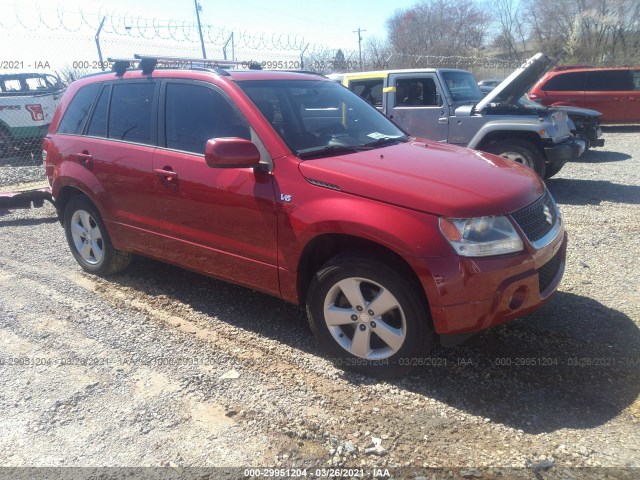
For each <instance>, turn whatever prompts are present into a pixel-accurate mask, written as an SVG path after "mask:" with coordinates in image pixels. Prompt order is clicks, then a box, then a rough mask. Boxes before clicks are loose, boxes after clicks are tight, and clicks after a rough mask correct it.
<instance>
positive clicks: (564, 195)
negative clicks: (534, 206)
mask: <svg viewBox="0 0 640 480" xmlns="http://www.w3.org/2000/svg"><path fill="white" fill-rule="evenodd" d="M545 183H546V185H547V188H548V189H549V191H550V192H551V193H552V195H553V198H555V200H556V201H557V202H558V203H560V204H569V205H599V204H600V203H602V202H603V201H606V202H616V203H631V204H640V186H639V185H621V184H618V183H613V182H610V181H608V180H581V179H573V178H550V179H548V180H546V181H545Z"/></svg>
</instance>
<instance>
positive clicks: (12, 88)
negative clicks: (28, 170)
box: [0, 70, 64, 158]
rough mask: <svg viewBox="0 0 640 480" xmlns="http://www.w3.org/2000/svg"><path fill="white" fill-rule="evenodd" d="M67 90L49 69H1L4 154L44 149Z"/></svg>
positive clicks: (1, 153) (0, 129)
mask: <svg viewBox="0 0 640 480" xmlns="http://www.w3.org/2000/svg"><path fill="white" fill-rule="evenodd" d="M63 91H64V86H63V84H62V82H61V81H60V79H59V78H58V77H56V76H55V75H52V74H49V73H23V72H19V71H16V70H3V71H0V158H9V157H13V156H17V155H19V154H20V153H21V152H23V151H25V150H26V151H29V150H33V149H40V142H41V141H42V139H43V138H44V136H45V135H46V133H47V130H48V128H49V124H50V123H51V119H52V118H53V114H54V112H55V110H56V107H57V105H58V101H59V99H60V96H61V95H62V92H63Z"/></svg>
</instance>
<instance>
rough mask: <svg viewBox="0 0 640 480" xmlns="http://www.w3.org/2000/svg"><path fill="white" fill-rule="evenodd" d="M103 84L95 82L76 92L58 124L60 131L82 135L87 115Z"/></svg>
mask: <svg viewBox="0 0 640 480" xmlns="http://www.w3.org/2000/svg"><path fill="white" fill-rule="evenodd" d="M100 87H101V84H99V83H93V84H91V85H87V86H86V87H82V88H81V89H80V90H78V91H77V92H76V95H75V97H73V99H72V100H71V103H69V106H68V107H67V111H66V112H64V116H63V117H62V120H61V121H60V125H59V126H58V133H68V134H71V135H80V134H81V133H82V128H83V127H84V124H85V122H86V120H87V116H88V115H89V112H90V111H91V106H92V105H93V102H94V101H95V99H96V96H97V95H98V92H99V91H100Z"/></svg>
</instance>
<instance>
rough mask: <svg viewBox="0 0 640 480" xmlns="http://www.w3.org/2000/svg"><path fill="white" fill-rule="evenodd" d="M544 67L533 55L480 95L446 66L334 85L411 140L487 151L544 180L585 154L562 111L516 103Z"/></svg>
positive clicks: (469, 77)
mask: <svg viewBox="0 0 640 480" xmlns="http://www.w3.org/2000/svg"><path fill="white" fill-rule="evenodd" d="M551 64H552V61H551V59H550V58H549V57H547V56H546V55H543V54H541V53H538V54H536V55H534V56H533V57H532V58H530V59H529V60H527V61H526V62H525V63H524V64H523V65H522V66H521V67H520V68H519V69H517V70H516V71H515V72H513V73H512V74H511V75H509V76H508V77H507V78H506V79H505V80H504V81H502V82H501V83H500V84H499V85H498V86H497V87H496V88H494V89H493V90H491V91H490V92H489V93H488V94H487V95H486V96H483V94H482V92H481V90H480V87H479V86H478V82H477V81H476V79H475V78H474V76H473V74H472V73H471V72H467V71H465V70H457V69H450V68H433V69H416V70H384V71H374V72H360V73H346V74H344V75H343V77H342V83H343V85H344V86H346V87H347V88H349V89H351V90H352V91H354V92H355V93H356V94H358V95H359V96H360V97H361V98H363V99H364V100H366V101H368V102H369V103H371V104H372V105H374V106H375V107H377V108H378V109H379V110H381V111H382V112H383V113H384V114H385V115H387V116H388V117H389V118H390V119H392V120H393V121H394V122H395V123H397V124H398V125H399V126H401V127H402V128H404V129H405V130H406V131H408V132H409V133H410V134H412V135H416V136H417V137H421V138H427V139H432V140H437V141H440V142H446V143H452V144H455V145H462V146H466V147H469V148H473V149H477V150H483V151H485V152H489V153H494V154H496V155H500V156H503V157H505V158H508V159H510V160H513V161H515V162H518V163H522V164H524V165H526V166H528V167H530V168H531V169H533V170H535V172H536V173H538V175H540V176H541V177H543V178H548V177H551V176H553V175H555V174H556V173H558V172H559V171H560V169H561V168H562V166H563V165H564V164H565V163H566V162H568V161H571V160H575V159H577V158H578V157H579V156H580V155H582V153H583V152H584V150H585V148H586V144H585V142H584V141H583V140H582V139H580V138H575V137H574V136H573V135H572V134H571V129H570V124H569V121H568V117H567V114H566V112H563V111H558V110H544V109H527V108H523V107H522V105H520V104H519V103H518V100H519V99H520V98H521V97H522V96H523V95H524V94H525V92H527V91H528V90H529V88H530V87H531V86H532V85H533V84H534V83H535V82H536V80H538V78H539V77H540V76H541V75H542V74H543V73H544V72H545V71H546V70H547V69H548V68H549V67H550V65H551Z"/></svg>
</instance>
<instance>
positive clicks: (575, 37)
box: [526, 0, 640, 64]
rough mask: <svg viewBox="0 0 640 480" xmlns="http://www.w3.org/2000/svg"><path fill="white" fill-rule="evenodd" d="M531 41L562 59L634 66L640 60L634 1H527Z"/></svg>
mask: <svg viewBox="0 0 640 480" xmlns="http://www.w3.org/2000/svg"><path fill="white" fill-rule="evenodd" d="M526 2H527V4H526V12H527V15H526V16H527V19H528V22H529V27H530V29H531V39H532V40H533V41H534V43H535V44H536V45H537V46H538V48H539V49H541V50H543V51H545V52H547V53H551V54H552V55H557V56H559V57H562V58H563V60H566V61H573V62H585V63H598V64H600V63H634V62H637V61H638V60H640V58H638V57H639V55H640V43H639V39H640V2H638V1H637V0H566V1H564V2H557V1H556V0H526Z"/></svg>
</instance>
